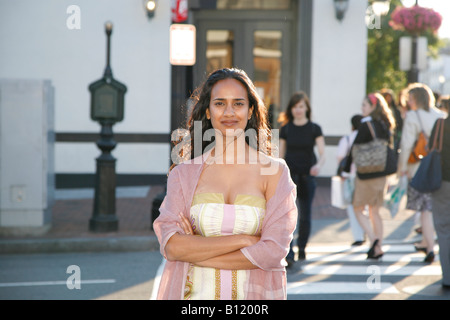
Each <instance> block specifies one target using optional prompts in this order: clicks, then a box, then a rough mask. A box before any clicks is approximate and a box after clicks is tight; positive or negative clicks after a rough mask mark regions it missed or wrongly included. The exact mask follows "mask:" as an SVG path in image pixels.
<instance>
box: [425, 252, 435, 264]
mask: <svg viewBox="0 0 450 320" xmlns="http://www.w3.org/2000/svg"><path fill="white" fill-rule="evenodd" d="M433 261H434V252H433V251H430V252H428V254H427V256H426V257H425V259H424V260H423V262H427V263H432V262H433Z"/></svg>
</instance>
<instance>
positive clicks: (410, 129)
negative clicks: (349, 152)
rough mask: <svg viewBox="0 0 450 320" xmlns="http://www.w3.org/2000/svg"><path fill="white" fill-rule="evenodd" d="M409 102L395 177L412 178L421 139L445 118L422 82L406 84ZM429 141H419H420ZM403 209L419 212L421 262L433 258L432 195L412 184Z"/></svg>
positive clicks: (418, 161) (416, 167) (418, 162)
mask: <svg viewBox="0 0 450 320" xmlns="http://www.w3.org/2000/svg"><path fill="white" fill-rule="evenodd" d="M408 105H409V106H410V110H409V111H408V112H407V113H406V117H405V121H404V123H403V132H402V138H401V141H400V149H401V152H400V155H399V161H398V176H399V177H402V176H407V177H408V180H411V179H412V178H413V177H414V175H415V173H416V171H417V169H418V167H419V164H420V160H421V158H422V157H423V156H425V155H426V148H425V150H424V151H420V150H419V148H418V146H419V145H420V144H421V140H424V138H425V139H426V140H429V137H430V134H431V129H432V128H433V125H434V123H435V122H436V120H437V119H439V118H442V117H444V113H443V112H442V111H440V110H438V109H437V108H436V107H435V99H434V95H433V92H432V91H431V89H430V88H429V87H427V86H426V85H424V84H420V83H415V84H411V85H410V86H409V87H408ZM423 143H425V146H426V143H428V141H425V142H422V144H423ZM406 209H409V210H414V211H419V212H420V214H421V216H420V221H421V228H422V241H421V242H419V243H416V244H415V248H416V250H417V251H423V252H425V253H426V257H425V259H424V262H428V263H431V262H433V261H434V252H433V247H434V234H435V230H434V226H433V217H432V203H431V194H430V193H422V192H419V191H417V190H415V189H414V188H412V187H411V186H408V190H407V204H406Z"/></svg>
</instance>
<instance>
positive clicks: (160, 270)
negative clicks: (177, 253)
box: [150, 259, 166, 300]
mask: <svg viewBox="0 0 450 320" xmlns="http://www.w3.org/2000/svg"><path fill="white" fill-rule="evenodd" d="M165 265H166V259H162V261H161V264H160V265H159V267H158V270H157V271H156V275H155V280H154V281H153V289H152V295H151V296H150V300H156V297H157V296H158V290H159V284H160V283H161V276H162V273H163V271H164V267H165Z"/></svg>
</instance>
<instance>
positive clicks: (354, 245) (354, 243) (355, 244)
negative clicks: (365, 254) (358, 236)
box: [352, 240, 364, 247]
mask: <svg viewBox="0 0 450 320" xmlns="http://www.w3.org/2000/svg"><path fill="white" fill-rule="evenodd" d="M363 243H364V240H360V241H355V242H353V243H352V247H356V246H361V245H362V244H363Z"/></svg>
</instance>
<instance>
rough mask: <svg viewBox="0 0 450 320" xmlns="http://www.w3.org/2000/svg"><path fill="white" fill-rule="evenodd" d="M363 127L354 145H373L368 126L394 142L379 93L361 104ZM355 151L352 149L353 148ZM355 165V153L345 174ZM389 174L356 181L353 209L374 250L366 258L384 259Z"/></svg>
mask: <svg viewBox="0 0 450 320" xmlns="http://www.w3.org/2000/svg"><path fill="white" fill-rule="evenodd" d="M362 115H363V116H364V118H363V119H362V120H361V122H362V123H361V125H360V126H359V129H358V134H357V136H356V138H355V140H354V142H353V146H355V145H356V144H363V143H367V142H370V141H372V140H373V139H374V136H373V134H372V132H371V130H370V127H369V126H372V129H373V131H374V135H375V136H376V137H377V138H379V139H383V140H387V141H388V142H389V141H391V135H392V133H393V131H394V129H395V119H394V117H393V115H392V112H391V110H390V109H389V107H388V105H387V103H386V100H384V98H383V96H382V95H380V94H378V93H375V94H373V93H371V94H369V95H368V96H367V97H366V98H365V99H364V100H363V104H362ZM352 151H353V147H352ZM352 161H353V157H352V152H350V156H349V159H348V161H347V165H346V167H345V169H344V171H345V172H350V167H351V163H352ZM386 175H387V173H386V172H383V171H382V172H375V173H359V172H358V168H357V176H356V179H355V193H354V195H353V207H354V211H355V216H356V219H358V222H359V224H360V225H361V227H362V228H363V229H364V232H365V233H366V234H367V236H368V238H369V240H370V243H371V248H370V250H369V252H368V253H367V258H371V259H373V258H375V259H378V258H381V257H382V256H383V250H382V241H383V221H382V219H381V216H380V213H379V209H380V207H381V206H383V203H384V191H385V186H386ZM366 205H367V206H368V207H369V215H370V219H369V217H367V216H365V215H364V214H363V210H364V208H365V206H366Z"/></svg>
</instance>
